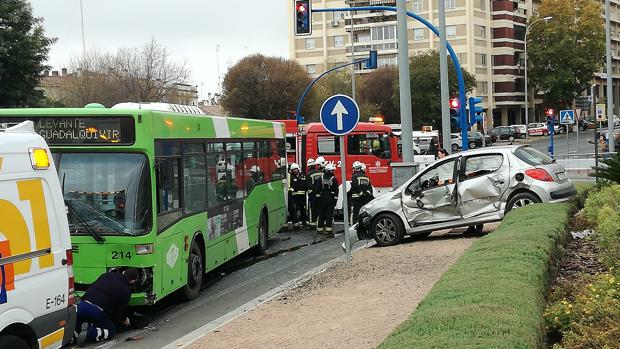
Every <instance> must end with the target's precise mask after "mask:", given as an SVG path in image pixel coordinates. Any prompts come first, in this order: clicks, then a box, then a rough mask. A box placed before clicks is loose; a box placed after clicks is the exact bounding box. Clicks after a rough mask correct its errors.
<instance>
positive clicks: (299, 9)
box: [297, 1, 307, 13]
mask: <svg viewBox="0 0 620 349" xmlns="http://www.w3.org/2000/svg"><path fill="white" fill-rule="evenodd" d="M306 10H307V8H306V4H304V3H303V2H301V1H300V2H298V3H297V12H301V13H304V12H306Z"/></svg>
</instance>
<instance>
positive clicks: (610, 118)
mask: <svg viewBox="0 0 620 349" xmlns="http://www.w3.org/2000/svg"><path fill="white" fill-rule="evenodd" d="M610 11H611V9H610V6H609V0H605V36H606V41H607V43H606V46H607V96H606V97H607V140H608V141H609V145H608V147H607V151H608V152H610V153H611V152H614V151H615V144H614V143H615V140H614V125H615V120H614V88H613V76H612V75H611V74H612V68H611V23H610V20H609V18H610V17H611V12H610Z"/></svg>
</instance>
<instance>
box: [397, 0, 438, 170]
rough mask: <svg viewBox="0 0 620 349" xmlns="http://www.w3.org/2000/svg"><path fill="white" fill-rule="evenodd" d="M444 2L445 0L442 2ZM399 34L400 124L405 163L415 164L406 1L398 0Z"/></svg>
mask: <svg viewBox="0 0 620 349" xmlns="http://www.w3.org/2000/svg"><path fill="white" fill-rule="evenodd" d="M440 1H443V0H440ZM396 18H397V23H398V24H397V26H398V28H397V34H398V85H399V90H400V124H401V128H402V134H401V139H402V146H403V162H404V163H412V162H413V127H412V118H411V86H410V80H409V43H408V37H407V7H406V1H405V0H396Z"/></svg>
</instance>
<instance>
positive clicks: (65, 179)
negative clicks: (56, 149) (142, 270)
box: [54, 153, 151, 237]
mask: <svg viewBox="0 0 620 349" xmlns="http://www.w3.org/2000/svg"><path fill="white" fill-rule="evenodd" d="M54 160H55V161H56V164H57V166H58V174H59V177H60V180H61V183H62V188H63V194H64V199H65V205H66V206H67V210H68V212H67V213H68V217H69V228H70V230H71V234H91V235H93V236H94V237H96V236H98V235H142V234H146V233H147V232H148V230H149V228H150V226H151V224H150V223H151V217H150V216H151V214H150V212H151V210H150V206H151V194H150V189H149V186H150V181H149V175H148V166H147V161H146V157H145V156H144V155H142V154H126V153H125V154H124V153H56V154H54Z"/></svg>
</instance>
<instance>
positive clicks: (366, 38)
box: [353, 33, 370, 42]
mask: <svg viewBox="0 0 620 349" xmlns="http://www.w3.org/2000/svg"><path fill="white" fill-rule="evenodd" d="M353 42H370V34H369V33H360V34H355V35H354V36H353Z"/></svg>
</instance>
